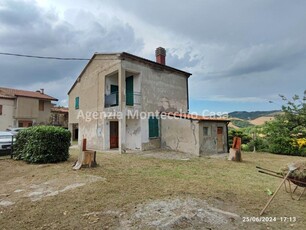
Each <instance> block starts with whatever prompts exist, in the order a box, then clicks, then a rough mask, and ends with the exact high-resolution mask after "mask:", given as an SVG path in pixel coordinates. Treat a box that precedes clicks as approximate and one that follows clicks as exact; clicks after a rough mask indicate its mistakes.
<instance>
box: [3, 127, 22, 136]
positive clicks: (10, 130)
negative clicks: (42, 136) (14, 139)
mask: <svg viewBox="0 0 306 230" xmlns="http://www.w3.org/2000/svg"><path fill="white" fill-rule="evenodd" d="M23 129H26V128H7V129H6V131H8V132H10V133H11V134H13V135H14V136H16V135H17V133H18V132H19V131H20V130H23Z"/></svg>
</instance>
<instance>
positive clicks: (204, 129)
mask: <svg viewBox="0 0 306 230" xmlns="http://www.w3.org/2000/svg"><path fill="white" fill-rule="evenodd" d="M210 135H211V134H210V127H208V126H204V127H203V136H210Z"/></svg>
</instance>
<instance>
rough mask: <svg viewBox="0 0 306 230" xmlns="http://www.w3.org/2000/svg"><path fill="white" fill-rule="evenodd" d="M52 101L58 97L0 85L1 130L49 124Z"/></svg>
mask: <svg viewBox="0 0 306 230" xmlns="http://www.w3.org/2000/svg"><path fill="white" fill-rule="evenodd" d="M51 101H57V99H56V98H53V97H50V96H49V95H46V94H44V92H43V90H42V91H39V92H38V91H37V92H33V91H26V90H17V89H10V88H3V87H0V130H5V129H7V128H9V127H28V126H32V125H35V124H49V123H50V115H51V108H52V107H53V105H52V103H51Z"/></svg>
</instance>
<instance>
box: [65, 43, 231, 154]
mask: <svg viewBox="0 0 306 230" xmlns="http://www.w3.org/2000/svg"><path fill="white" fill-rule="evenodd" d="M165 62H166V51H165V49H164V48H161V47H159V48H157V49H156V61H151V60H148V59H144V58H142V57H138V56H135V55H132V54H129V53H126V52H122V53H110V54H105V53H95V54H94V55H93V57H92V58H91V60H90V61H89V62H88V64H87V65H86V66H85V68H84V70H83V71H82V72H81V74H80V75H79V77H78V78H77V80H76V81H75V83H74V84H73V86H72V88H71V89H70V91H69V93H68V95H69V129H70V130H71V132H72V136H73V137H75V138H77V137H79V144H81V139H82V138H86V139H87V145H88V148H90V149H95V150H100V151H102V150H108V149H113V148H114V149H116V148H118V150H119V151H120V152H124V151H125V150H128V149H131V150H148V149H154V148H160V147H166V148H171V149H175V150H178V151H182V152H190V153H193V154H196V155H201V154H202V153H201V152H203V153H204V152H205V153H206V152H207V153H214V152H226V151H228V147H227V124H228V121H227V120H225V119H213V120H212V119H210V118H205V117H200V116H198V117H186V116H185V115H186V114H188V110H189V97H188V78H189V77H190V75H191V74H190V73H187V72H185V71H182V70H179V69H175V68H173V67H170V66H167V65H166V63H165ZM161 113H163V115H166V114H167V116H163V117H161V116H160V115H161ZM174 113H175V116H174ZM178 114H181V115H183V116H177V115H178ZM162 118H163V119H162ZM172 118H175V119H172ZM173 122H174V123H173ZM190 122H191V123H192V125H190ZM207 123H208V125H207ZM200 126H201V127H200ZM200 129H201V131H200ZM203 130H205V131H204V132H205V135H206V136H205V135H204V134H203ZM178 132H183V133H178ZM218 134H219V136H220V137H221V139H220V140H219V142H218ZM199 135H202V136H203V138H202V137H200V136H199ZM212 136H214V137H215V138H211V137H212ZM205 137H206V138H205ZM204 142H206V143H207V144H206V145H205V144H204V146H203V145H202V144H203V143H204ZM208 142H209V143H208ZM210 142H212V143H210ZM218 143H219V147H218V146H217V145H218ZM190 145H191V146H193V147H192V148H190ZM221 145H222V146H221ZM201 149H202V150H201Z"/></svg>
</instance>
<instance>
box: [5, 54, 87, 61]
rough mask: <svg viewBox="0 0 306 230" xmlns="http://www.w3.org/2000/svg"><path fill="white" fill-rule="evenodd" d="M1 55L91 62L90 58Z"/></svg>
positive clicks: (17, 55) (18, 55)
mask: <svg viewBox="0 0 306 230" xmlns="http://www.w3.org/2000/svg"><path fill="white" fill-rule="evenodd" d="M0 55H6V56H15V57H26V58H39V59H52V60H63V61H89V60H90V58H65V57H51V56H36V55H27V54H16V53H2V52H0Z"/></svg>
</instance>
